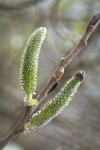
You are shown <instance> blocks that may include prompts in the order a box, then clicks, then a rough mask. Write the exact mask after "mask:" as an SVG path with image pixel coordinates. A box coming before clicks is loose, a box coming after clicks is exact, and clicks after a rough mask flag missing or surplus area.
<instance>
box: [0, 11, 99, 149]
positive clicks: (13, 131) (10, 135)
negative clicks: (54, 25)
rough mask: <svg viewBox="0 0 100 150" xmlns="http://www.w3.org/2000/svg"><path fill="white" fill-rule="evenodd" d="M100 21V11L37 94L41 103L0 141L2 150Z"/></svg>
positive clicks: (28, 113)
mask: <svg viewBox="0 0 100 150" xmlns="http://www.w3.org/2000/svg"><path fill="white" fill-rule="evenodd" d="M99 22H100V13H98V14H96V15H95V16H93V17H92V19H91V20H90V22H89V24H88V26H87V29H86V32H85V34H84V35H83V37H82V39H81V40H80V42H79V44H78V45H77V46H76V48H74V49H73V50H72V51H71V52H70V53H69V54H68V55H67V56H66V57H65V58H62V59H61V61H60V64H59V65H58V67H57V69H56V71H55V72H54V74H53V75H52V76H51V79H50V80H49V82H48V83H47V85H46V86H45V87H44V88H43V89H42V90H41V91H40V93H39V94H38V95H37V97H36V99H37V100H39V101H40V103H39V105H38V106H37V107H36V106H35V107H31V106H27V107H26V111H25V112H24V114H23V116H22V117H21V119H20V120H19V122H18V123H17V125H16V126H15V127H14V129H13V130H12V131H11V132H10V133H9V134H8V135H7V136H6V137H5V138H3V139H2V140H1V141H0V149H1V150H2V149H3V148H4V147H5V146H6V145H7V144H8V143H9V142H10V141H11V140H13V139H14V138H15V137H16V136H17V135H18V134H19V133H21V132H23V127H24V125H25V123H26V122H27V121H28V120H29V118H30V116H31V115H32V114H33V113H35V112H36V111H37V110H38V109H39V108H40V106H41V104H42V101H43V100H44V98H45V97H46V96H47V94H48V91H49V90H50V89H51V88H52V86H53V85H54V84H55V83H56V82H58V81H59V80H60V79H61V77H62V75H63V74H64V69H65V67H66V66H67V65H68V64H69V63H70V62H71V61H72V60H73V59H74V58H75V56H76V55H77V54H78V53H79V52H80V51H81V50H82V49H84V48H85V47H86V46H87V40H88V39H89V37H90V36H91V34H92V33H93V31H94V30H95V28H96V27H97V25H98V24H99Z"/></svg>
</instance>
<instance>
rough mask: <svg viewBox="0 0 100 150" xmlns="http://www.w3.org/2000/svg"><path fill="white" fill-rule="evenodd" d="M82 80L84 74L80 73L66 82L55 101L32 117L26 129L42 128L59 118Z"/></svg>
mask: <svg viewBox="0 0 100 150" xmlns="http://www.w3.org/2000/svg"><path fill="white" fill-rule="evenodd" d="M82 80H83V75H82V72H78V73H77V74H76V76H75V77H72V78H71V79H70V80H69V81H68V82H66V84H65V86H64V87H63V89H62V90H61V92H60V93H58V95H57V96H56V97H55V98H54V99H53V100H51V101H49V102H48V103H47V104H46V105H45V106H44V107H43V108H42V109H41V110H39V111H38V112H37V113H36V114H34V115H33V116H32V118H31V119H30V122H28V123H27V124H26V126H25V129H26V130H30V129H35V128H37V127H41V126H43V125H45V124H47V123H48V122H49V121H50V120H52V119H53V118H54V117H55V116H57V115H58V114H59V113H60V112H61V111H62V110H63V109H64V108H65V107H66V106H67V105H68V104H69V102H70V101H71V100H72V97H73V96H74V94H75V93H76V91H77V89H78V87H79V85H80V83H81V81H82Z"/></svg>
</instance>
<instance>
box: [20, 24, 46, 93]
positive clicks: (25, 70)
mask: <svg viewBox="0 0 100 150" xmlns="http://www.w3.org/2000/svg"><path fill="white" fill-rule="evenodd" d="M45 35H46V28H44V27H40V28H39V29H37V30H36V31H35V32H34V33H33V34H32V35H31V36H30V38H29V40H28V42H27V44H26V47H25V50H24V53H23V55H22V62H21V70H20V79H21V87H22V89H23V91H24V92H26V94H29V93H34V92H35V90H36V84H37V71H38V57H39V52H40V49H41V46H42V43H43V41H44V39H45Z"/></svg>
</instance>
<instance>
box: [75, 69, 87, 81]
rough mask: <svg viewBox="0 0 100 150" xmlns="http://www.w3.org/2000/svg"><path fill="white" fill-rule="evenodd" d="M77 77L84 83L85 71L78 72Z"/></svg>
mask: <svg viewBox="0 0 100 150" xmlns="http://www.w3.org/2000/svg"><path fill="white" fill-rule="evenodd" d="M76 77H78V78H79V79H80V81H82V80H83V79H84V77H85V71H83V70H82V71H78V72H77V74H76Z"/></svg>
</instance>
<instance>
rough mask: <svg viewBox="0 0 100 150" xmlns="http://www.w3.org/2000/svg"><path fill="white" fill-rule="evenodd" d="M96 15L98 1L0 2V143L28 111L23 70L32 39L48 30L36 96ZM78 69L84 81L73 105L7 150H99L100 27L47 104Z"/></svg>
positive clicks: (6, 149)
mask: <svg viewBox="0 0 100 150" xmlns="http://www.w3.org/2000/svg"><path fill="white" fill-rule="evenodd" d="M98 12H100V1H99V0H95V1H94V0H88V1H87V0H84V1H80V0H73V1H71V0H17V1H16V0H5V1H2V0H0V139H1V138H3V137H4V136H6V134H7V133H9V132H10V131H11V129H12V128H13V127H14V126H15V124H16V123H17V121H18V119H19V118H20V116H21V115H22V113H23V111H24V104H23V97H24V95H23V93H22V92H21V88H20V85H19V84H20V83H19V67H20V61H21V55H22V52H23V49H24V47H25V43H26V41H27V38H28V37H29V36H30V34H31V33H32V32H33V31H34V30H35V29H36V28H38V27H40V26H45V27H46V28H47V30H48V32H47V37H46V40H45V42H44V44H43V47H42V50H41V53H40V58H39V71H38V85H37V91H36V92H37V93H38V92H39V91H40V90H41V89H42V88H43V87H44V85H45V84H46V83H47V81H48V80H49V79H50V77H51V75H52V73H53V72H54V70H55V68H56V67H57V65H58V63H59V61H60V58H61V57H64V56H66V55H67V54H68V53H69V52H70V51H71V50H72V49H73V48H74V47H75V46H76V44H77V43H78V42H79V40H80V38H81V37H82V35H83V33H84V31H85V29H86V26H87V23H88V22H89V20H90V18H91V17H92V16H93V15H94V14H96V13H98ZM78 70H84V71H85V72H86V78H85V79H84V81H83V82H82V84H81V87H80V88H79V90H78V92H77V93H76V95H75V97H74V100H73V101H72V102H71V103H70V105H69V106H68V107H67V108H66V109H65V110H64V111H63V112H62V113H61V114H60V115H59V116H57V117H56V118H55V119H53V120H52V121H51V122H50V123H49V124H48V125H46V126H44V127H43V128H40V129H38V130H36V131H35V132H31V133H28V134H26V135H25V134H20V135H19V136H18V137H17V138H16V139H15V140H14V141H13V142H12V143H11V144H10V145H9V146H7V147H6V148H5V150H12V149H13V150H33V149H34V150H100V26H98V28H97V29H96V31H95V32H94V33H93V34H92V36H91V38H90V39H89V41H88V46H87V48H85V50H83V51H82V52H81V53H80V54H79V55H78V56H77V57H76V58H75V59H74V60H73V61H72V63H71V64H70V65H69V66H68V67H67V68H66V71H65V74H64V76H63V78H62V79H61V81H60V82H59V85H58V86H57V88H56V89H55V90H54V91H53V92H52V93H50V94H49V95H48V97H47V99H46V100H49V99H51V98H52V97H53V96H54V95H55V94H56V93H57V92H59V91H60V89H61V87H62V86H63V85H64V83H65V82H66V81H67V80H68V79H69V78H70V77H71V76H73V75H75V73H76V72H77V71H78Z"/></svg>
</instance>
